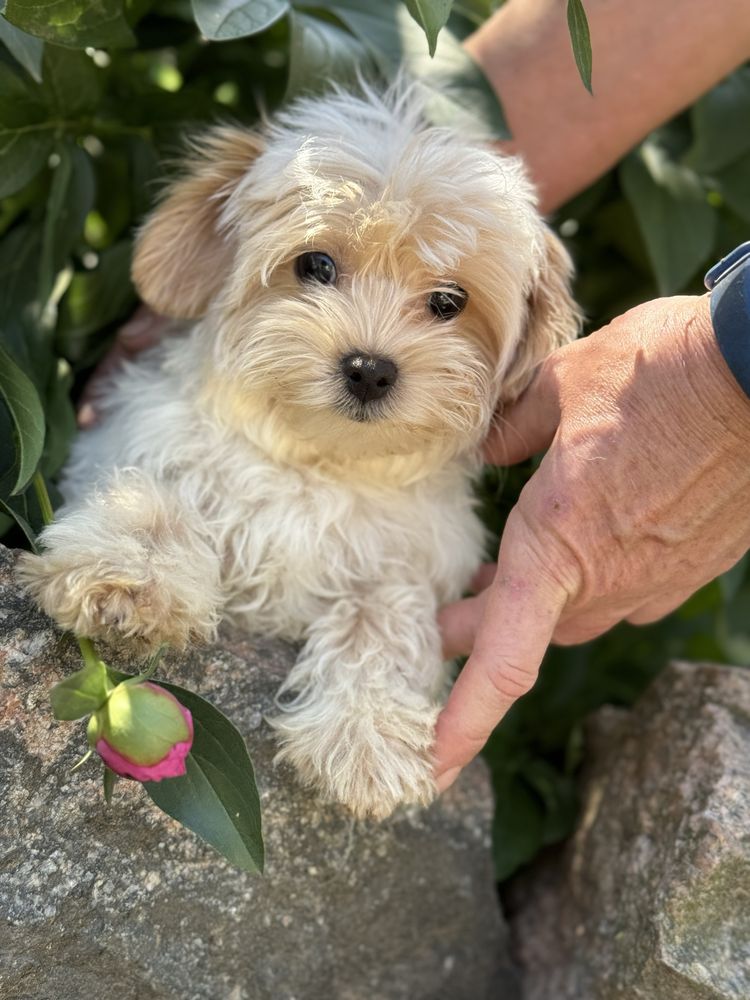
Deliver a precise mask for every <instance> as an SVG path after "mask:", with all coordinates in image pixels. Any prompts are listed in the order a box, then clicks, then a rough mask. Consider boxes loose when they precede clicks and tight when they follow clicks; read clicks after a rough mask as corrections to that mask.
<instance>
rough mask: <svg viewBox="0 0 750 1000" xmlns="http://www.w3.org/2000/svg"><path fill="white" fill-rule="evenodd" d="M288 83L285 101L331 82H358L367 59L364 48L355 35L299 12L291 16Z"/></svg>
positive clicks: (322, 88)
mask: <svg viewBox="0 0 750 1000" xmlns="http://www.w3.org/2000/svg"><path fill="white" fill-rule="evenodd" d="M289 22H290V28H291V32H290V40H289V79H288V82H287V89H286V94H285V100H289V99H290V98H292V97H294V96H296V95H297V94H299V93H308V94H309V93H314V92H315V91H316V90H318V89H320V90H324V89H326V88H327V87H329V86H330V82H331V80H341V79H351V80H353V79H355V78H356V74H357V70H358V69H359V68H361V66H362V64H363V62H365V60H366V59H367V52H366V50H365V48H364V46H363V45H362V44H361V43H360V42H359V41H357V39H356V38H354V37H353V36H352V35H350V34H349V33H348V32H346V31H344V30H343V29H341V28H339V27H337V25H335V24H332V23H331V22H330V21H322V20H320V18H317V17H309V16H308V15H307V14H302V13H300V12H299V11H292V12H290V15H289Z"/></svg>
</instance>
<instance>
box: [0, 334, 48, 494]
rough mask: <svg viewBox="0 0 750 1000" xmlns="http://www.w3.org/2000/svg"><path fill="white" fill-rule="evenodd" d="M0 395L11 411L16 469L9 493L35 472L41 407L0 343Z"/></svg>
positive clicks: (41, 441) (41, 443)
mask: <svg viewBox="0 0 750 1000" xmlns="http://www.w3.org/2000/svg"><path fill="white" fill-rule="evenodd" d="M0 396H2V398H3V400H4V401H5V405H6V406H7V407H8V410H9V411H10V415H11V418H12V420H13V430H14V435H15V441H16V461H17V466H18V472H17V475H16V480H15V483H14V484H13V486H12V487H11V490H10V493H11V495H13V494H16V493H20V492H21V490H23V488H24V487H25V486H26V484H27V483H28V482H29V480H30V479H31V477H32V476H33V475H34V473H35V472H36V468H37V466H38V464H39V459H40V458H41V457H42V449H43V447H44V410H43V409H42V404H41V403H40V401H39V395H38V393H37V391H36V389H35V388H34V385H33V383H32V382H31V380H30V379H29V378H28V376H27V375H26V374H25V373H24V372H23V371H21V369H20V368H19V367H18V365H17V364H16V363H15V361H14V360H13V358H12V357H11V356H10V354H8V352H7V351H6V350H5V349H4V348H3V347H2V346H0Z"/></svg>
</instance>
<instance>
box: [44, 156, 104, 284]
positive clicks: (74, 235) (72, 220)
mask: <svg viewBox="0 0 750 1000" xmlns="http://www.w3.org/2000/svg"><path fill="white" fill-rule="evenodd" d="M58 153H59V156H60V162H59V163H58V165H57V167H56V168H55V170H54V172H53V174H52V185H51V187H50V193H49V199H48V201H47V209H46V213H45V217H44V237H43V243H42V259H41V261H40V264H39V300H40V302H41V303H44V302H46V301H47V298H48V297H49V295H50V292H51V291H52V287H53V285H54V283H55V278H56V276H57V274H58V272H59V271H61V270H62V269H63V267H65V265H66V264H67V263H68V258H69V256H70V252H71V250H72V249H73V247H74V245H75V244H76V242H77V240H79V239H80V237H81V234H82V232H83V224H84V222H85V219H86V216H87V215H88V213H89V212H90V211H91V208H92V207H93V204H94V193H95V185H94V172H93V170H92V169H91V163H90V161H89V157H88V155H87V154H86V153H85V152H84V151H83V150H82V149H81V148H80V147H79V146H76V145H75V143H73V142H66V143H63V144H62V145H61V146H59V147H58Z"/></svg>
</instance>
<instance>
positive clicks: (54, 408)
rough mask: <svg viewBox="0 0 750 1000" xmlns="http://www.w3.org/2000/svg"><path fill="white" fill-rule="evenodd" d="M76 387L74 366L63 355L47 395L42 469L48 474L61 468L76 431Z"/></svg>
mask: <svg viewBox="0 0 750 1000" xmlns="http://www.w3.org/2000/svg"><path fill="white" fill-rule="evenodd" d="M72 387H73V373H72V371H71V369H70V365H69V364H68V363H67V361H64V360H63V359H62V358H61V359H59V360H58V362H57V364H56V365H55V370H54V372H53V374H52V377H51V379H50V382H49V385H48V387H47V392H46V394H45V397H44V411H45V416H46V418H47V433H46V435H45V438H44V452H43V453H42V470H43V472H44V474H45V476H54V475H56V474H57V473H58V472H59V471H60V469H61V468H62V465H63V463H64V462H65V460H66V458H67V457H68V452H69V450H70V444H71V442H72V440H73V437H74V435H75V432H76V415H75V410H74V409H73V402H72V400H71V398H70V391H71V389H72Z"/></svg>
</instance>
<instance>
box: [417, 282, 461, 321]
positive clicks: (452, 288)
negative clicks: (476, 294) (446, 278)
mask: <svg viewBox="0 0 750 1000" xmlns="http://www.w3.org/2000/svg"><path fill="white" fill-rule="evenodd" d="M468 299H469V296H468V294H467V293H466V292H465V291H464V290H463V288H459V286H458V285H447V286H446V289H444V290H442V291H440V292H433V293H432V295H431V296H430V297H429V298H428V299H427V306H428V308H429V310H430V312H431V313H432V314H433V315H434V316H436V317H437V318H438V319H453V317H454V316H458V314H459V313H460V312H461V310H462V309H463V308H464V306H465V305H466V303H467V302H468Z"/></svg>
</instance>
